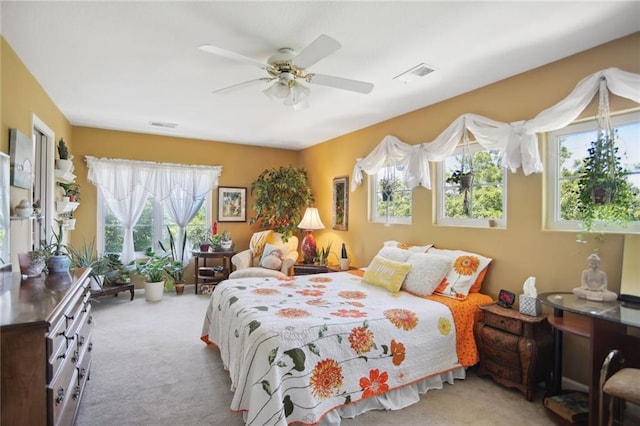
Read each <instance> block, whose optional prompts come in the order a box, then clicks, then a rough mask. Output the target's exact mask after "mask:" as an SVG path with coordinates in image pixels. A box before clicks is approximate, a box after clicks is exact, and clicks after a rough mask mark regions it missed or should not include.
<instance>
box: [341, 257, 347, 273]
mask: <svg viewBox="0 0 640 426" xmlns="http://www.w3.org/2000/svg"><path fill="white" fill-rule="evenodd" d="M340 269H342V270H343V271H346V270H347V269H349V258H344V257H343V258H341V259H340Z"/></svg>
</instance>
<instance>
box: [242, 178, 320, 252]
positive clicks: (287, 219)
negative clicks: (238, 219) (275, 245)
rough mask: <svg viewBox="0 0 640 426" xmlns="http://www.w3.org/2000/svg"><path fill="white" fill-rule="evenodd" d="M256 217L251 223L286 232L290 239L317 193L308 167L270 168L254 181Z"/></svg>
mask: <svg viewBox="0 0 640 426" xmlns="http://www.w3.org/2000/svg"><path fill="white" fill-rule="evenodd" d="M251 194H252V195H253V197H254V198H253V206H252V207H253V210H254V211H255V213H256V214H255V216H254V217H252V218H250V219H249V225H252V224H254V223H257V224H258V226H259V227H260V228H262V229H272V230H274V231H275V232H280V233H282V240H283V241H284V242H286V241H287V240H288V239H289V237H290V236H292V235H293V233H294V231H296V230H297V226H298V223H300V220H301V219H302V213H303V211H304V209H305V208H306V207H307V206H310V205H313V201H314V200H313V195H312V193H311V188H310V187H309V184H308V183H307V172H306V170H305V169H302V168H300V169H299V168H297V167H294V166H288V167H284V166H281V167H280V168H278V169H276V168H271V169H266V170H264V171H263V172H262V173H260V175H259V176H258V178H257V179H256V180H255V181H254V182H253V183H252V184H251Z"/></svg>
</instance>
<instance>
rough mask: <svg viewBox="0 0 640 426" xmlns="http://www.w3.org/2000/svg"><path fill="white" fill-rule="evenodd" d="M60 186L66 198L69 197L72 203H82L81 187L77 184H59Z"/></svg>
mask: <svg viewBox="0 0 640 426" xmlns="http://www.w3.org/2000/svg"><path fill="white" fill-rule="evenodd" d="M58 185H59V186H60V187H61V188H62V189H63V190H64V196H65V197H69V201H70V202H72V203H75V202H79V201H80V185H78V184H77V183H75V182H71V183H65V182H58Z"/></svg>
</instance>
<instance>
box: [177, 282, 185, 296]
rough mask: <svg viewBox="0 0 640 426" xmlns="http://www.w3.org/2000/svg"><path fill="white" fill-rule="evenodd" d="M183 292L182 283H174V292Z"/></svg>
mask: <svg viewBox="0 0 640 426" xmlns="http://www.w3.org/2000/svg"><path fill="white" fill-rule="evenodd" d="M182 293H184V283H176V294H182Z"/></svg>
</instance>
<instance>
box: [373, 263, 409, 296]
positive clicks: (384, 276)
mask: <svg viewBox="0 0 640 426" xmlns="http://www.w3.org/2000/svg"><path fill="white" fill-rule="evenodd" d="M409 269H411V265H409V264H408V263H406V262H395V261H393V260H389V259H385V258H384V257H382V256H376V257H374V258H373V260H372V261H371V263H370V264H369V267H368V268H367V270H366V272H365V273H364V276H363V277H362V281H364V282H366V283H367V284H371V285H375V286H377V287H382V288H384V289H386V290H387V291H390V292H391V293H397V292H398V291H400V287H401V286H402V282H403V281H404V278H405V277H406V276H407V273H408V272H409Z"/></svg>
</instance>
